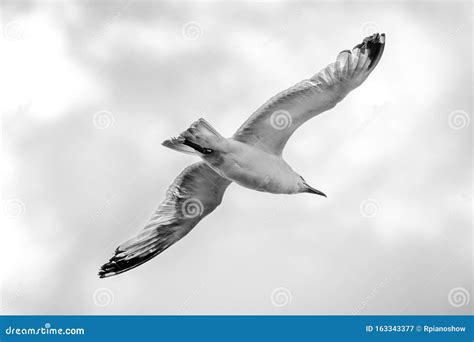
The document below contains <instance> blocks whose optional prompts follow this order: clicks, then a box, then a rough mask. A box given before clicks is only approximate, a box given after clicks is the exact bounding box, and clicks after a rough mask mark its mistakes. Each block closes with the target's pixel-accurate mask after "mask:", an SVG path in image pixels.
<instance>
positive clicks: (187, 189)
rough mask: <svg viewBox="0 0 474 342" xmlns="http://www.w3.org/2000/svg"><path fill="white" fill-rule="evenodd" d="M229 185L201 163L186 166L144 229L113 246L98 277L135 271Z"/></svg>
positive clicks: (171, 241) (200, 216)
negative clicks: (112, 250) (113, 253)
mask: <svg viewBox="0 0 474 342" xmlns="http://www.w3.org/2000/svg"><path fill="white" fill-rule="evenodd" d="M230 183H231V182H230V181H229V180H227V179H225V178H223V177H221V176H219V175H218V174H217V173H216V172H214V171H213V170H212V169H211V168H210V167H209V166H207V165H206V164H205V163H204V162H198V163H195V164H192V165H190V166H188V167H187V168H186V169H184V171H183V172H181V174H180V175H179V176H178V177H177V178H176V179H175V180H174V182H173V184H171V185H170V187H169V188H168V191H167V193H166V198H165V200H164V201H163V202H162V203H161V205H160V206H159V207H158V209H157V210H156V211H155V213H154V215H153V216H152V218H151V219H150V221H149V222H148V224H147V225H146V226H145V228H144V229H142V230H141V231H140V232H139V233H138V234H137V235H136V236H134V237H132V238H131V239H129V240H127V241H125V242H124V243H122V244H121V245H120V246H118V247H117V249H116V250H115V255H114V256H113V257H112V258H111V259H110V261H109V262H107V263H106V264H105V265H103V266H102V267H101V268H100V270H99V276H100V277H101V278H104V277H109V276H112V275H116V274H119V273H123V272H125V271H128V270H130V269H132V268H135V267H137V266H139V265H141V264H143V263H144V262H146V261H148V260H150V259H151V258H153V257H154V256H156V255H158V254H160V253H161V252H163V251H164V250H165V249H166V248H168V247H169V246H171V245H172V244H174V243H175V242H177V241H178V240H180V239H181V238H182V237H183V236H185V235H186V234H187V233H189V231H190V230H191V229H193V228H194V226H195V225H196V224H198V222H199V221H201V220H202V219H203V218H204V217H205V216H206V215H208V214H209V213H211V212H212V211H213V210H214V209H215V208H216V207H217V206H218V205H219V204H220V203H221V201H222V196H223V195H224V192H225V190H226V188H227V187H228V186H229V184H230Z"/></svg>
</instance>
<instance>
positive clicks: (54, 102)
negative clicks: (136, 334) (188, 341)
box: [0, 0, 473, 314]
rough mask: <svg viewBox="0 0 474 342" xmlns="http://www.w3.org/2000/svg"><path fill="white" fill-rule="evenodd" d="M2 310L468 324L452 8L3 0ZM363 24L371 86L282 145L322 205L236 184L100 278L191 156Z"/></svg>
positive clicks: (464, 190)
mask: <svg viewBox="0 0 474 342" xmlns="http://www.w3.org/2000/svg"><path fill="white" fill-rule="evenodd" d="M1 20H2V22H1V27H2V28H3V35H2V40H1V48H0V50H1V54H2V60H3V63H2V64H1V66H0V74H1V75H2V76H1V78H2V82H1V83H0V86H1V87H2V90H1V91H2V94H4V96H2V100H1V104H0V106H1V111H2V114H3V115H2V117H3V123H2V126H3V130H2V135H3V136H2V141H3V159H4V161H5V162H4V168H3V174H2V179H3V213H4V216H5V217H4V223H5V224H2V238H1V241H2V242H1V244H2V248H1V251H2V256H3V258H2V260H3V261H2V263H1V269H2V283H3V284H2V300H1V308H2V310H3V313H9V314H468V313H470V312H471V308H472V306H471V303H467V299H468V296H469V295H470V294H472V278H471V276H472V228H471V217H472V196H473V192H472V187H471V175H472V122H471V121H472V107H471V95H472V67H471V62H472V53H471V45H472V36H471V21H472V8H471V3H469V2H466V3H462V2H446V3H443V2H436V3H430V2H414V1H409V2H406V3H404V2H396V3H391V4H390V3H369V2H360V3H355V2H351V3H343V2H337V3H331V2H326V1H324V2H301V3H293V2H292V3H285V2H261V3H249V2H245V3H244V2H232V3H217V2H200V3H187V2H173V3H167V2H157V1H119V2H109V1H100V2H87V3H82V4H79V3H76V4H74V3H73V2H49V1H39V2H27V1H5V0H4V1H2V3H1ZM376 31H379V32H385V33H386V35H387V43H386V49H385V53H384V56H383V58H382V60H381V62H380V63H379V64H378V66H377V68H376V70H375V71H374V72H373V73H372V74H371V76H370V77H369V79H368V80H367V81H366V82H365V83H364V84H363V85H362V86H361V87H360V88H359V89H357V90H355V91H354V92H353V93H351V94H350V95H349V96H348V97H347V98H346V99H345V100H344V101H343V102H342V103H340V104H339V105H338V106H337V107H336V108H334V109H333V110H331V111H330V112H328V113H325V114H323V115H321V116H318V117H316V118H315V119H313V120H311V121H309V122H308V123H307V124H305V125H304V126H302V127H301V128H300V129H299V130H298V131H297V132H296V133H295V134H294V136H293V137H292V138H291V140H290V142H289V143H288V145H287V147H286V149H285V151H284V157H285V158H286V160H287V161H288V162H289V163H290V164H291V165H292V167H293V168H294V169H295V170H296V171H297V172H298V173H300V174H301V175H303V177H305V179H306V180H307V181H308V182H309V184H311V185H313V186H314V187H316V188H317V189H320V190H322V191H323V192H325V193H326V194H327V195H328V198H327V199H326V198H323V197H319V196H313V195H310V194H301V195H293V196H284V195H272V194H265V193H259V192H254V191H250V190H248V189H245V188H241V187H239V186H238V185H235V184H233V185H231V186H230V187H229V188H228V190H227V192H226V194H225V195H224V200H223V203H222V205H221V206H220V207H219V208H218V209H216V211H215V212H214V213H213V214H212V215H210V216H208V217H207V218H205V219H204V220H203V221H202V222H201V223H200V224H199V225H198V226H197V227H196V228H195V229H194V230H193V231H192V232H191V233H190V234H189V235H188V236H187V237H185V238H184V239H183V240H182V241H180V242H179V243H177V244H176V245H174V246H173V247H171V248H170V249H168V250H167V251H165V252H164V253H163V254H161V255H159V256H158V257H156V258H155V259H153V260H152V261H150V262H148V263H146V264H144V265H142V266H140V267H139V268H136V269H134V270H132V271H130V272H127V273H124V274H122V275H120V276H117V277H112V278H108V279H102V280H99V279H98V277H97V275H96V273H97V270H98V267H99V266H100V265H102V264H103V263H104V262H105V261H107V260H108V258H109V257H110V256H112V253H113V250H114V249H115V247H116V246H117V245H118V244H119V243H120V242H122V241H123V240H124V239H127V238H128V237H130V236H131V235H133V234H134V233H135V232H136V231H137V230H139V229H140V228H141V227H142V226H143V225H144V224H145V223H146V222H147V220H148V218H149V217H150V216H151V214H152V213H153V211H154V209H155V208H156V207H157V205H158V204H159V203H160V202H161V200H162V199H163V196H164V194H165V191H166V189H167V187H168V185H169V184H170V183H171V182H172V181H173V179H174V177H175V176H176V175H177V174H178V173H179V172H180V171H181V170H182V169H183V168H184V167H185V166H187V165H189V164H191V163H193V162H195V161H197V160H196V158H195V157H193V156H189V155H184V154H180V153H177V152H175V151H172V150H169V149H166V148H164V147H162V146H161V145H160V144H161V142H162V141H163V140H165V139H167V138H169V137H170V136H174V135H176V134H178V133H179V132H181V131H183V130H184V129H186V128H187V127H188V126H189V125H190V124H191V123H192V122H193V121H194V120H196V119H197V118H199V117H204V118H206V119H207V120H208V121H209V122H210V123H211V124H212V125H213V126H214V127H215V128H216V129H217V130H218V131H219V132H221V133H222V134H223V135H226V136H230V135H232V134H233V132H234V131H235V130H236V129H237V128H238V126H239V125H240V124H241V123H242V122H243V121H244V120H245V119H246V118H247V117H248V116H249V115H250V114H251V113H252V112H253V111H254V110H255V109H256V108H258V107H259V106H260V105H261V104H262V103H263V102H265V101H266V100H267V99H268V98H270V97H271V96H273V95H275V94H276V93H277V92H279V91H281V90H283V89H285V88H287V87H290V86H292V85H293V84H295V83H297V82H299V81H300V80H302V79H304V78H308V77H310V76H312V75H314V74H315V73H316V72H318V71H319V70H320V69H321V68H323V67H324V66H326V65H327V64H329V63H331V62H332V61H334V59H335V57H336V55H337V53H338V52H340V51H342V50H344V49H348V48H349V49H350V48H352V47H353V46H354V45H356V44H357V43H359V42H360V41H361V39H363V37H364V36H366V35H370V34H372V33H374V32H376Z"/></svg>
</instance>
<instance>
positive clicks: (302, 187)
mask: <svg viewBox="0 0 474 342" xmlns="http://www.w3.org/2000/svg"><path fill="white" fill-rule="evenodd" d="M298 189H299V191H298V192H299V193H304V192H307V193H310V194H315V195H320V196H324V197H327V196H326V194H325V193H324V192H322V191H319V190H317V189H315V188H313V187H312V186H310V185H309V184H308V183H306V181H305V180H304V178H303V177H301V176H300V177H299V180H298Z"/></svg>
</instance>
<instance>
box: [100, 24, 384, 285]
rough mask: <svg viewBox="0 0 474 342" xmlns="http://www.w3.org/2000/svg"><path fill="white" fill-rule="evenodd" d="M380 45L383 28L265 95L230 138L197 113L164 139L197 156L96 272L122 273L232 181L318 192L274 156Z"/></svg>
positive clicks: (364, 73) (358, 76) (366, 66)
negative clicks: (303, 77) (284, 87)
mask: <svg viewBox="0 0 474 342" xmlns="http://www.w3.org/2000/svg"><path fill="white" fill-rule="evenodd" d="M384 46H385V34H383V33H382V34H378V33H376V34H374V35H372V36H370V37H367V38H365V39H364V40H363V42H362V43H360V44H358V45H356V46H355V47H354V48H353V49H352V50H344V51H342V52H340V53H339V54H338V56H337V58H336V61H335V62H334V63H331V64H329V65H328V66H327V67H325V68H324V69H322V70H321V71H320V72H318V73H317V74H316V75H314V76H313V77H311V78H310V79H307V80H303V81H301V82H299V83H297V84H296V85H294V86H293V87H291V88H288V89H287V90H284V91H282V92H281V93H279V94H277V95H276V96H274V97H272V98H271V99H270V100H268V101H267V102H266V103H265V104H264V105H263V106H261V107H260V108H259V109H257V111H256V112H254V113H253V114H252V115H251V116H250V117H249V118H248V119H247V121H245V122H244V123H243V125H242V126H241V127H240V128H239V129H238V130H237V132H236V133H235V134H234V135H233V136H232V137H231V138H225V137H223V136H222V135H221V134H219V132H218V131H217V130H215V129H214V128H213V127H212V126H211V125H210V124H209V123H208V122H207V121H206V120H204V119H202V118H201V119H199V120H197V121H196V122H194V123H193V124H192V125H191V126H190V127H189V128H188V129H187V130H185V131H184V132H182V133H181V134H180V135H179V136H177V137H175V138H171V139H168V140H166V141H164V142H163V145H164V146H166V147H169V148H171V149H173V150H176V151H180V152H184V153H188V154H192V155H195V156H197V157H200V158H201V161H200V162H197V163H195V164H192V165H190V166H188V167H187V168H185V169H184V170H183V171H182V172H181V173H180V174H179V175H178V177H177V178H176V179H175V180H174V182H173V183H172V184H171V185H170V187H169V188H168V191H167V192H166V197H165V199H164V201H163V202H162V203H161V205H160V206H159V207H158V209H157V210H156V211H155V213H154V214H153V216H152V217H151V219H150V221H149V222H148V224H147V225H146V226H145V228H143V229H142V230H141V231H140V232H139V233H138V234H137V235H136V236H134V237H132V238H131V239H129V240H127V241H125V242H124V243H122V244H121V245H120V246H118V247H117V249H116V250H115V254H114V256H113V257H112V258H111V259H110V260H109V262H107V263H106V264H104V265H103V266H102V267H101V268H100V270H99V277H101V278H104V277H109V276H113V275H116V274H119V273H123V272H126V271H128V270H130V269H132V268H135V267H137V266H139V265H141V264H143V263H144V262H146V261H148V260H150V259H151V258H153V257H155V256H156V255H158V254H160V253H161V252H163V251H164V250H165V249H167V248H168V247H169V246H171V245H173V244H174V243H176V242H177V241H178V240H180V239H181V238H183V237H184V236H185V235H186V234H188V233H189V232H190V231H191V229H193V228H194V227H195V226H196V224H198V223H199V221H201V220H202V219H203V218H204V217H205V216H207V215H209V214H210V213H211V212H212V211H214V209H216V207H217V206H218V205H219V204H220V203H221V201H222V196H223V195H224V192H225V190H226V188H227V187H228V186H229V184H231V183H232V182H235V183H237V184H239V185H241V186H243V187H246V188H249V189H253V190H257V191H264V192H270V193H274V194H298V193H311V194H316V195H321V196H326V195H325V194H324V193H323V192H321V191H320V190H317V189H315V188H313V187H312V186H310V185H309V184H308V183H307V182H306V181H305V180H304V178H303V177H302V176H300V175H299V174H298V173H296V172H295V171H293V169H292V168H291V167H290V165H288V163H287V162H286V161H285V160H284V159H283V158H282V151H283V148H284V147H285V145H286V142H287V141H288V139H289V138H290V136H291V135H292V134H293V132H294V131H295V130H296V129H297V128H298V127H299V126H301V125H302V124H303V123H305V122H306V121H308V120H309V119H311V118H313V117H314V116H316V115H318V114H320V113H322V112H325V111H327V110H329V109H331V108H333V107H334V106H335V105H336V104H337V103H338V102H340V101H341V100H342V99H343V98H344V97H345V96H346V95H347V94H348V93H349V92H350V91H351V90H353V89H355V88H357V87H358V86H359V85H361V84H362V83H363V82H364V81H365V79H366V78H367V77H368V76H369V74H370V73H371V72H372V70H374V68H375V66H376V65H377V63H378V62H379V60H380V58H381V56H382V53H383V50H384Z"/></svg>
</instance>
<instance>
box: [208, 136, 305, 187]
mask: <svg viewBox="0 0 474 342" xmlns="http://www.w3.org/2000/svg"><path fill="white" fill-rule="evenodd" d="M202 159H203V160H204V161H205V162H206V163H207V164H208V165H209V166H210V167H211V168H212V169H213V170H214V171H216V172H217V173H218V174H220V175H221V176H222V177H225V178H227V179H229V180H231V181H234V182H236V183H237V184H239V185H241V186H243V187H246V188H249V189H253V190H257V191H264V192H270V193H274V194H295V193H298V192H299V190H300V189H301V183H302V179H301V176H300V175H298V174H297V173H296V172H294V171H293V169H292V168H291V167H290V165H288V163H287V162H285V161H284V160H283V158H281V156H277V155H274V154H271V153H268V152H265V151H262V150H260V149H258V148H256V147H254V146H252V145H249V144H245V143H242V142H240V141H237V140H234V139H232V138H229V139H225V138H224V139H222V140H221V141H220V144H219V150H218V151H216V152H215V153H211V154H209V155H202Z"/></svg>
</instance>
